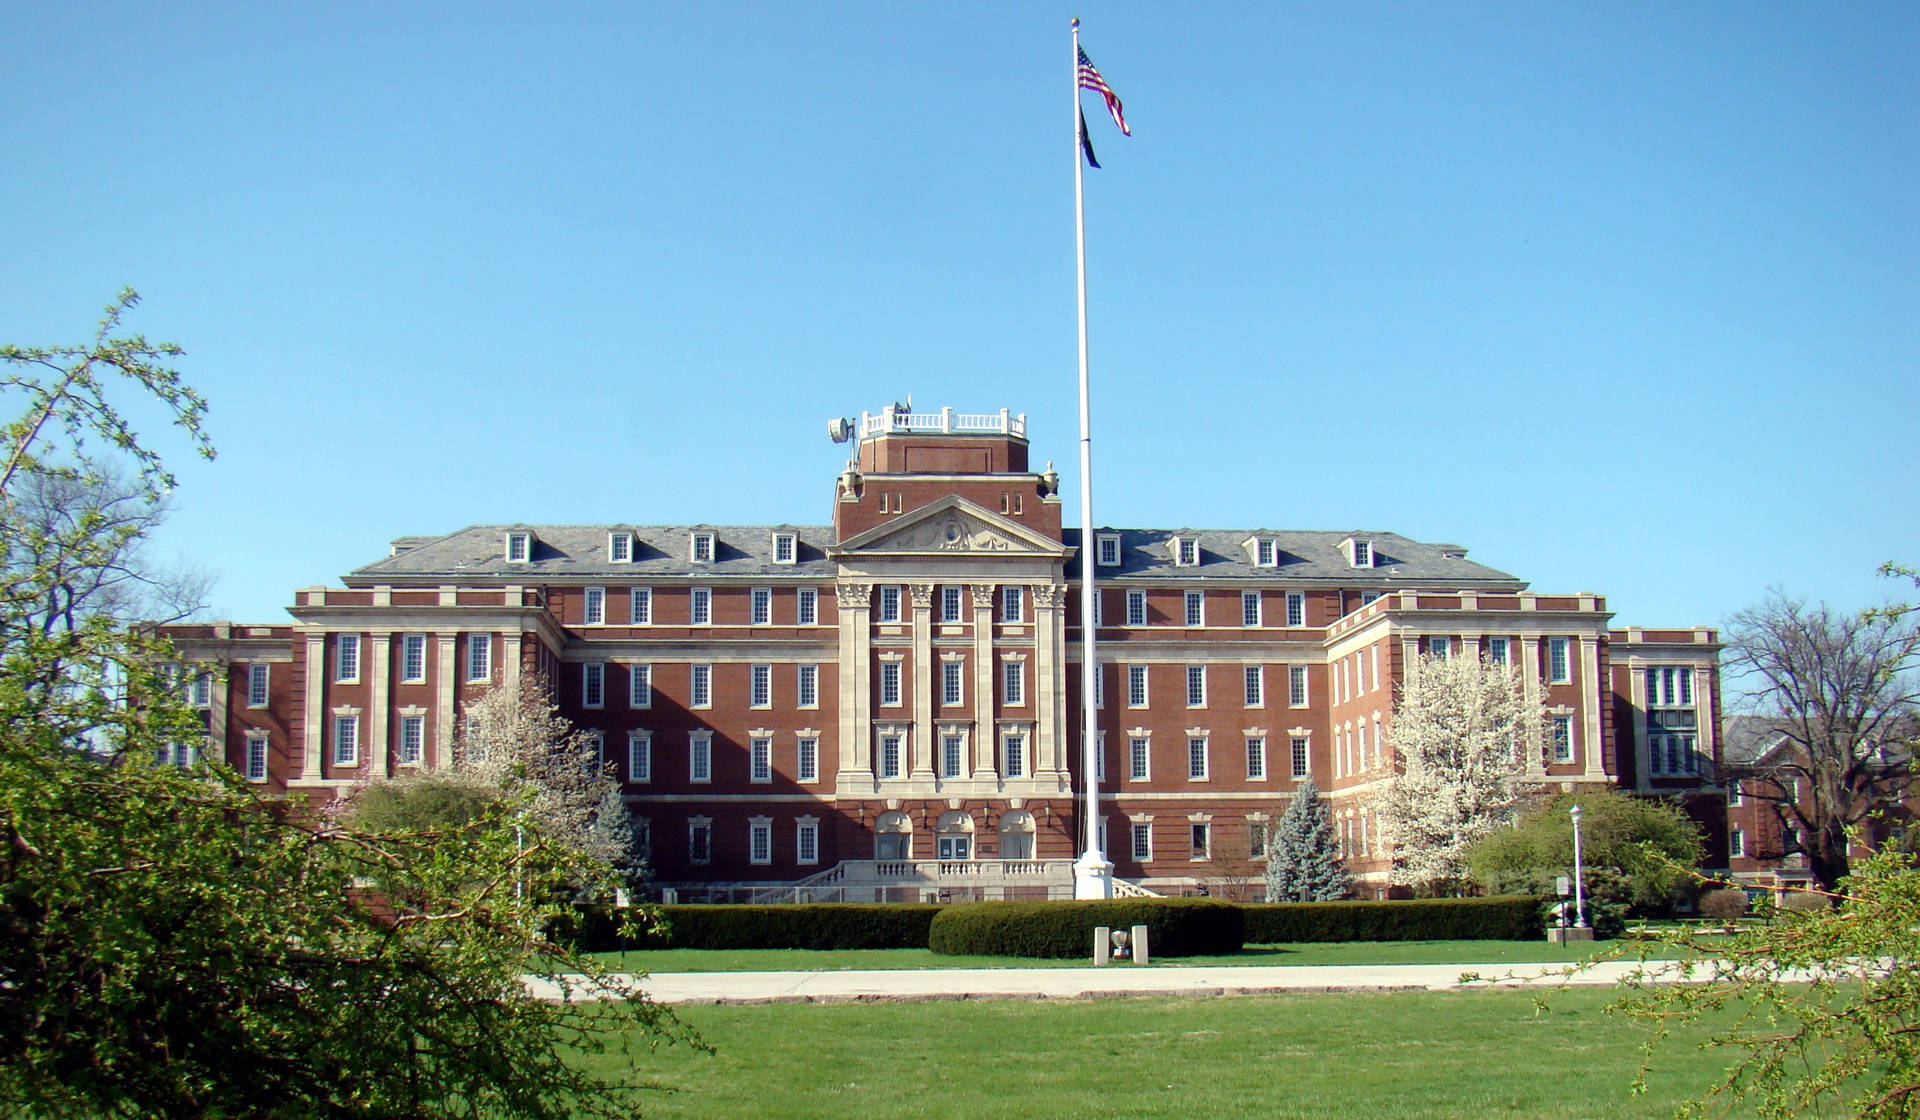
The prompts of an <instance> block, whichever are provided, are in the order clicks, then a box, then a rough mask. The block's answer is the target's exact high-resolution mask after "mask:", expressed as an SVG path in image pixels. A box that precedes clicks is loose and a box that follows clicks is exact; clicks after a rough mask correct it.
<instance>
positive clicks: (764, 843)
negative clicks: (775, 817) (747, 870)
mask: <svg viewBox="0 0 1920 1120" xmlns="http://www.w3.org/2000/svg"><path fill="white" fill-rule="evenodd" d="M747 862H748V863H772V862H773V825H772V824H771V823H768V822H766V821H750V822H748V824H747Z"/></svg>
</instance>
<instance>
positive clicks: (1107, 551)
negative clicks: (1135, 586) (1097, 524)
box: [1096, 536, 1120, 568]
mask: <svg viewBox="0 0 1920 1120" xmlns="http://www.w3.org/2000/svg"><path fill="white" fill-rule="evenodd" d="M1096 540H1097V541H1098V543H1099V548H1100V555H1099V558H1098V559H1099V564H1100V566H1101V567H1103V568H1113V567H1118V566H1119V564H1120V538H1119V537H1114V536H1104V537H1098V538H1096Z"/></svg>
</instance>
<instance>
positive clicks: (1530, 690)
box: [1520, 638, 1546, 777]
mask: <svg viewBox="0 0 1920 1120" xmlns="http://www.w3.org/2000/svg"><path fill="white" fill-rule="evenodd" d="M1520 680H1521V682H1522V693H1521V695H1522V696H1523V697H1524V698H1525V700H1526V704H1527V710H1528V711H1529V712H1532V711H1537V710H1538V709H1539V706H1540V704H1541V703H1542V701H1541V692H1540V639H1539V638H1522V639H1520ZM1544 731H1545V729H1544V728H1539V727H1536V728H1534V731H1533V735H1532V736H1531V738H1532V740H1533V741H1532V742H1531V743H1529V744H1528V745H1527V772H1528V773H1529V774H1532V775H1534V776H1535V777H1538V776H1540V775H1542V774H1545V773H1546V765H1545V763H1544V762H1543V761H1542V760H1543V759H1544V758H1545V755H1544V754H1543V752H1542V750H1541V748H1542V747H1543V746H1545V744H1544V743H1543V742H1542V739H1541V737H1542V735H1543V734H1544Z"/></svg>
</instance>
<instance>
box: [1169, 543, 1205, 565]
mask: <svg viewBox="0 0 1920 1120" xmlns="http://www.w3.org/2000/svg"><path fill="white" fill-rule="evenodd" d="M1199 565H1200V540H1199V538H1197V537H1175V538H1173V566H1174V567H1176V568H1194V567H1198V566H1199Z"/></svg>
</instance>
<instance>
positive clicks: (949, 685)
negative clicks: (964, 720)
mask: <svg viewBox="0 0 1920 1120" xmlns="http://www.w3.org/2000/svg"><path fill="white" fill-rule="evenodd" d="M966 679H967V663H966V662H964V661H942V662H941V663H940V702H941V703H942V704H945V705H946V706H947V707H949V708H952V707H958V706H959V705H960V703H961V702H962V701H963V700H965V699H966Z"/></svg>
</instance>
